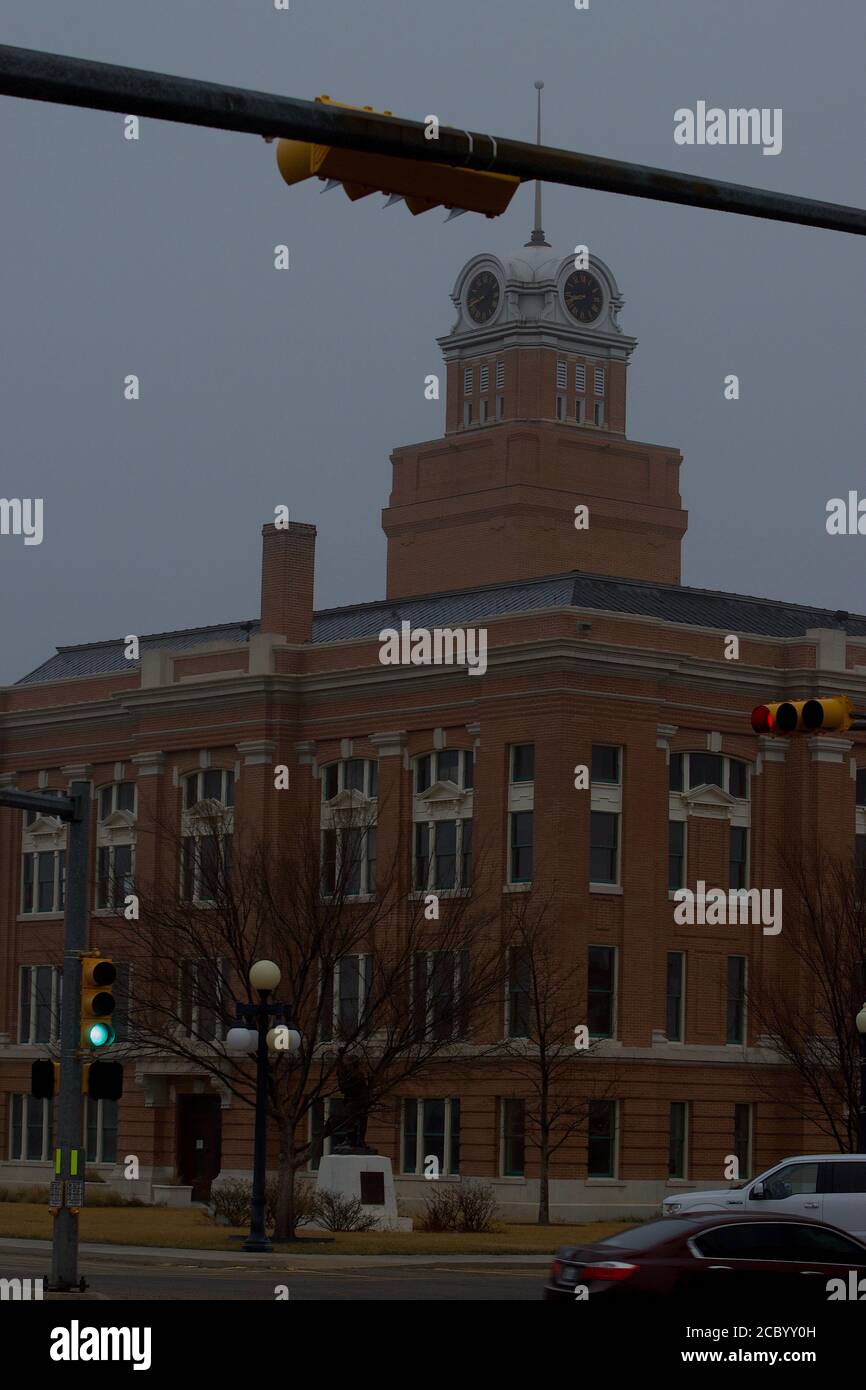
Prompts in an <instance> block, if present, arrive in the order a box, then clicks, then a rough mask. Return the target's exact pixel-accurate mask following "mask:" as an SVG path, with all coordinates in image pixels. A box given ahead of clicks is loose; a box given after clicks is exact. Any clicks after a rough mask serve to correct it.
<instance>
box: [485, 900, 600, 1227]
mask: <svg viewBox="0 0 866 1390" xmlns="http://www.w3.org/2000/svg"><path fill="white" fill-rule="evenodd" d="M505 941H506V946H507V963H506V969H507V978H508V1023H507V1028H506V1034H507V1036H506V1041H505V1043H504V1044H503V1051H504V1052H505V1054H506V1055H507V1056H508V1058H509V1059H510V1060H511V1062H512V1063H513V1064H514V1071H515V1073H516V1075H517V1076H518V1077H523V1078H525V1079H526V1080H527V1081H528V1083H529V1088H530V1096H529V1099H528V1100H526V1101H525V1120H526V1130H527V1134H528V1135H530V1136H532V1138H533V1139H534V1142H535V1143H536V1145H537V1147H538V1153H539V1198H538V1224H539V1225H540V1226H549V1225H550V1165H551V1159H552V1158H553V1156H554V1155H555V1154H556V1153H557V1152H558V1150H559V1149H561V1148H562V1146H563V1144H565V1143H566V1142H567V1141H568V1140H569V1139H570V1138H571V1137H572V1136H573V1135H574V1134H575V1133H577V1132H578V1131H579V1130H581V1129H583V1128H584V1127H585V1125H586V1124H587V1122H588V1120H589V1117H590V1113H591V1109H592V1104H593V1102H594V1101H599V1100H606V1099H609V1098H610V1097H611V1096H612V1095H613V1093H614V1089H615V1084H616V1078H615V1076H614V1075H613V1074H612V1073H611V1072H608V1073H606V1077H605V1079H604V1080H601V1079H600V1078H599V1076H598V1075H593V1073H592V1072H591V1070H590V1069H589V1068H588V1065H587V1058H588V1057H590V1056H591V1055H592V1054H593V1053H594V1052H596V1051H597V1043H592V1042H591V1041H589V1040H588V1025H587V1021H586V1018H585V1015H582V1014H581V1008H580V997H581V984H582V979H583V972H582V970H581V969H580V967H579V965H578V962H577V958H576V953H575V952H573V951H569V950H564V949H563V940H562V933H561V928H560V927H558V924H557V920H556V914H555V913H554V911H553V908H552V898H551V897H547V898H543V899H538V900H536V901H535V902H532V901H531V900H529V899H528V898H520V899H518V900H517V901H516V902H514V901H513V902H512V903H511V904H510V905H509V908H508V909H507V919H506V930H505ZM579 1028H584V1029H586V1030H587V1038H585V1039H584V1038H582V1037H581V1036H580V1034H578V1032H577V1030H578V1029H579ZM584 1042H586V1043H587V1045H586V1046H583V1045H582V1044H583V1043H584ZM610 1065H611V1066H612V1064H610Z"/></svg>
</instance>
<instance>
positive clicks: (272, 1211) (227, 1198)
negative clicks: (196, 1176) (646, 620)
mask: <svg viewBox="0 0 866 1390" xmlns="http://www.w3.org/2000/svg"><path fill="white" fill-rule="evenodd" d="M278 1190H279V1188H278V1184H277V1179H276V1178H271V1179H270V1180H269V1181H268V1183H267V1184H266V1185H265V1226H267V1227H268V1228H269V1229H270V1230H273V1228H274V1226H275V1225H276V1221H277V1192H278ZM252 1206H253V1185H252V1183H251V1182H246V1181H245V1180H244V1179H243V1178H227V1179H226V1181H225V1182H222V1183H220V1185H219V1187H216V1188H214V1190H213V1192H212V1193H211V1204H210V1215H211V1216H213V1217H217V1216H219V1217H222V1218H223V1224H225V1225H228V1226H241V1227H243V1226H248V1225H249V1224H250V1217H251V1215H252ZM313 1206H314V1197H313V1188H312V1186H311V1185H310V1183H308V1182H303V1181H298V1180H296V1181H295V1213H296V1217H297V1222H296V1224H297V1225H299V1226H302V1225H304V1223H305V1222H307V1221H310V1220H311V1219H312V1214H313Z"/></svg>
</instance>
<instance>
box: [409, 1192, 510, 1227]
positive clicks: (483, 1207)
mask: <svg viewBox="0 0 866 1390" xmlns="http://www.w3.org/2000/svg"><path fill="white" fill-rule="evenodd" d="M497 1210H498V1208H497V1203H496V1197H495V1195H494V1192H493V1188H492V1187H491V1186H490V1184H489V1183H483V1182H478V1183H476V1182H463V1183H460V1185H459V1186H456V1187H451V1186H447V1187H444V1186H443V1187H440V1185H439V1183H438V1182H437V1183H434V1184H433V1185H432V1188H431V1191H430V1192H429V1194H428V1196H427V1206H426V1208H425V1211H424V1213H423V1215H422V1216H421V1218H420V1221H419V1225H420V1227H421V1230H422V1231H459V1232H461V1233H463V1234H469V1233H471V1234H474V1235H484V1234H486V1233H488V1232H489V1231H492V1230H493V1219H494V1217H495V1216H496V1213H497Z"/></svg>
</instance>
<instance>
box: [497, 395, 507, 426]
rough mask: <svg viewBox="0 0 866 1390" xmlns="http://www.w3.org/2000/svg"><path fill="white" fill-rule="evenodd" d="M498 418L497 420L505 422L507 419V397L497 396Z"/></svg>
mask: <svg viewBox="0 0 866 1390" xmlns="http://www.w3.org/2000/svg"><path fill="white" fill-rule="evenodd" d="M496 418H497V420H503V419H504V418H505V397H504V396H497V397H496Z"/></svg>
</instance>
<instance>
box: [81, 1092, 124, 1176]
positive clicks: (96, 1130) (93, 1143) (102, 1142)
mask: <svg viewBox="0 0 866 1390" xmlns="http://www.w3.org/2000/svg"><path fill="white" fill-rule="evenodd" d="M84 1117H85V1118H84V1132H85V1136H86V1143H87V1162H88V1163H116V1162H117V1101H116V1100H91V1099H90V1097H89V1096H87V1097H85V1101H84Z"/></svg>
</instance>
